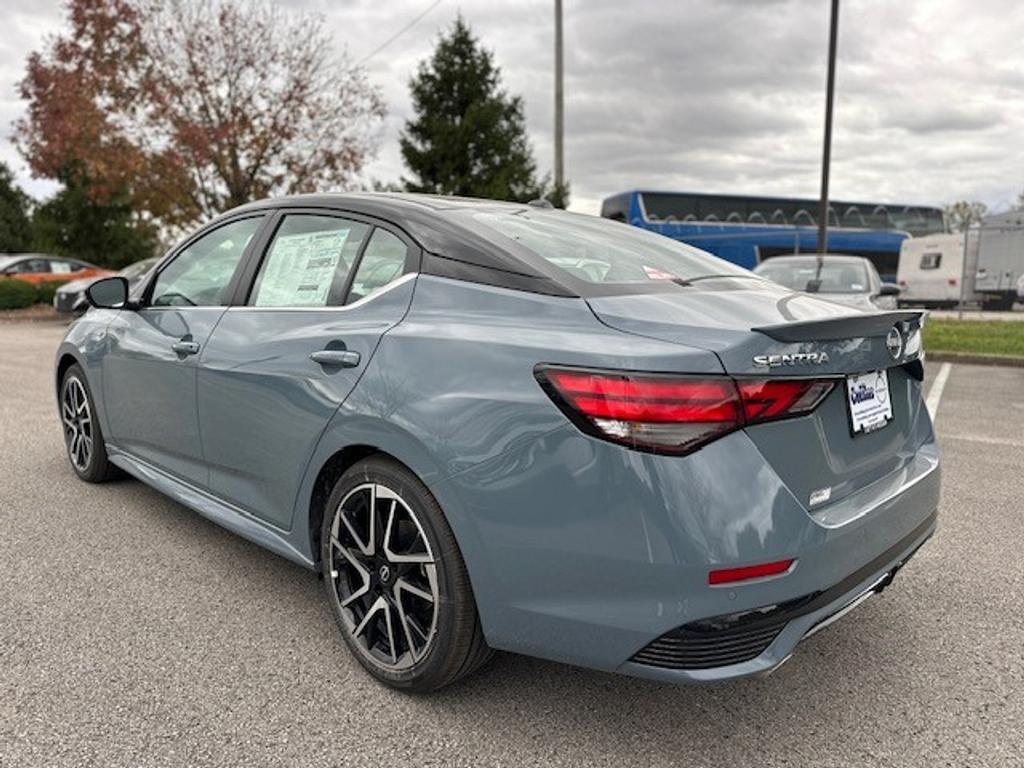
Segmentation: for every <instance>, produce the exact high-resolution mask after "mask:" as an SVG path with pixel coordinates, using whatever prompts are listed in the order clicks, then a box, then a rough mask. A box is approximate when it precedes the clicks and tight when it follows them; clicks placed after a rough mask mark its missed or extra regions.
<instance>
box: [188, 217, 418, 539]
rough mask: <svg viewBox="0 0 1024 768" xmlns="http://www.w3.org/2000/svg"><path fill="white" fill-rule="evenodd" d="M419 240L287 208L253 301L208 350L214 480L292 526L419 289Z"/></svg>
mask: <svg viewBox="0 0 1024 768" xmlns="http://www.w3.org/2000/svg"><path fill="white" fill-rule="evenodd" d="M409 246H410V244H409V243H407V242H406V241H404V240H403V239H401V238H400V237H399V236H397V235H396V234H394V233H393V232H390V231H388V230H387V229H384V228H381V227H375V226H374V225H373V224H372V223H370V222H365V221H355V220H353V219H348V218H342V217H340V215H339V216H332V215H328V214H323V213H316V214H313V213H308V214H307V213H292V214H288V215H286V216H284V217H283V218H282V219H281V223H280V225H279V226H278V229H277V232H276V234H275V235H274V238H273V240H272V241H271V243H270V245H269V247H268V249H267V252H266V254H265V256H264V258H263V261H262V263H261V264H260V267H259V271H258V273H257V275H256V278H255V282H254V283H253V287H252V290H251V292H250V295H249V298H248V301H247V305H246V306H234V307H231V308H230V309H228V310H227V312H225V313H224V317H223V318H221V321H220V323H218V325H217V328H216V330H214V332H213V335H212V336H211V338H210V340H209V342H208V343H207V345H206V350H205V352H204V353H203V357H202V360H201V361H200V369H199V386H198V393H199V394H198V399H199V419H200V423H201V426H202V436H203V452H204V455H205V456H206V460H207V462H208V463H209V465H210V487H211V489H212V490H213V492H214V493H216V494H217V495H218V496H220V497H221V498H224V499H226V500H227V501H229V502H231V503H232V504H234V505H236V506H238V507H240V508H242V509H244V510H246V511H248V512H250V513H252V514H254V515H256V516H257V517H260V518H262V519H264V520H266V521H267V522H270V523H272V524H274V525H275V526H277V527H279V528H284V529H289V528H290V527H291V522H292V510H293V507H294V505H295V500H296V494H297V492H298V487H299V483H300V482H301V480H302V477H303V473H304V472H305V470H306V465H307V464H308V463H309V460H310V457H311V456H312V454H313V451H314V449H315V448H316V444H317V441H318V440H319V438H320V435H321V434H322V433H323V430H324V428H325V427H326V426H327V423H328V422H329V421H330V420H331V417H332V416H333V415H334V413H335V411H337V409H338V407H339V405H340V404H341V402H342V401H343V400H344V399H345V398H346V397H347V396H348V394H349V392H351V391H352V388H353V387H354V386H355V384H356V382H357V381H358V379H359V377H360V376H361V375H362V373H363V371H364V370H365V369H366V366H367V364H368V363H369V361H370V358H371V357H372V355H373V353H374V351H375V350H376V348H377V343H378V341H379V340H380V337H381V336H382V335H383V334H384V333H385V332H386V331H387V330H388V329H389V328H391V327H393V326H394V325H395V324H396V323H398V322H399V321H400V320H401V319H402V317H403V316H404V315H405V313H406V310H407V309H408V307H409V303H410V301H411V300H412V289H413V281H412V279H406V280H402V279H400V278H401V277H402V275H403V274H404V273H406V272H407V271H408V270H409V268H410V263H409V259H410V256H409V254H410V253H412V252H413V251H412V250H411V249H410V247H409Z"/></svg>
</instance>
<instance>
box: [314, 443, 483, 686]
mask: <svg viewBox="0 0 1024 768" xmlns="http://www.w3.org/2000/svg"><path fill="white" fill-rule="evenodd" d="M321 542H322V544H321V558H322V562H323V568H324V586H325V588H326V590H327V599H328V602H329V603H330V605H331V609H332V611H333V613H334V617H335V619H336V620H337V622H338V626H339V628H340V629H341V633H342V636H343V637H344V639H345V643H346V644H347V645H348V647H349V650H350V651H351V652H352V654H353V655H354V656H355V657H356V659H357V660H358V661H359V663H360V664H362V665H363V667H364V668H365V669H366V670H367V671H368V672H369V673H370V674H371V675H373V676H374V677H375V678H377V680H380V681H381V682H383V683H386V684H387V685H390V686H392V687H395V688H400V689H404V690H408V691H415V692H423V691H432V690H437V689H438V688H442V687H444V686H446V685H449V684H451V683H453V682H455V681H456V680H458V679H459V678H461V677H464V676H465V675H467V674H469V673H471V672H473V671H474V670H476V669H477V668H478V667H480V666H481V665H482V664H483V663H484V662H486V661H487V659H488V658H489V657H490V654H491V652H490V649H489V648H488V647H487V645H486V643H485V642H484V638H483V632H482V630H481V628H480V618H479V616H478V614H477V610H476V602H475V600H474V597H473V590H472V588H471V587H470V583H469V575H468V573H467V571H466V565H465V563H464V562H463V560H462V556H461V554H460V552H459V548H458V545H457V544H456V542H455V537H454V535H453V534H452V531H451V528H450V527H449V526H448V522H447V520H446V519H445V517H444V514H443V512H442V511H441V507H440V505H439V504H438V503H437V500H436V499H435V498H434V497H433V496H432V495H431V493H430V491H429V490H428V489H427V487H426V486H425V485H423V483H422V482H421V481H420V480H419V478H417V477H416V476H415V475H414V474H413V473H412V472H410V471H409V470H408V469H407V468H405V467H404V466H402V465H401V464H399V463H398V462H396V461H394V460H393V459H390V458H388V457H384V456H371V457H370V458H368V459H364V460H363V461H360V462H358V463H357V464H355V465H353V466H352V467H351V468H349V470H348V471H346V472H345V473H344V474H343V475H342V476H341V478H340V479H339V480H338V482H337V483H336V484H335V486H334V489H333V491H332V493H331V496H330V498H329V499H328V502H327V507H326V509H325V513H324V522H323V527H322V529H321Z"/></svg>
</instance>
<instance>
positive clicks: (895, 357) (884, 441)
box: [588, 279, 932, 513]
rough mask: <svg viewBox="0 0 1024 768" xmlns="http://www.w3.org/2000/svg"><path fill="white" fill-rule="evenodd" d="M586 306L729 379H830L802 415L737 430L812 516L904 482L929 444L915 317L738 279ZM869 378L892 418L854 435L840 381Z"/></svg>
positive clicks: (607, 320) (608, 322)
mask: <svg viewBox="0 0 1024 768" xmlns="http://www.w3.org/2000/svg"><path fill="white" fill-rule="evenodd" d="M588 303H589V304H590V307H591V309H592V311H593V312H594V314H595V315H596V316H597V317H598V319H600V320H601V321H602V322H603V323H605V324H606V325H608V326H610V327H612V328H615V329H618V330H621V331H624V332H626V333H632V334H637V335H640V336H647V337H651V338H656V339H661V340H663V341H669V342H673V343H678V344H682V345H686V346H688V347H697V348H701V349H706V350H708V351H711V352H713V353H714V354H715V355H717V356H718V359H719V360H720V361H721V363H722V367H723V369H724V370H725V371H726V372H727V373H729V374H730V375H732V376H734V377H736V378H746V377H755V378H766V379H767V378H771V379H774V378H782V377H795V378H829V379H833V380H834V382H835V386H834V389H833V390H832V392H831V393H830V394H829V395H828V397H826V398H825V400H824V401H823V402H822V403H821V404H820V405H819V406H818V408H817V409H816V410H815V411H814V412H813V413H811V414H809V415H807V416H802V417H799V418H793V419H788V420H784V421H776V422H769V423H765V424H757V425H755V426H748V427H747V428H746V432H747V434H748V435H749V436H750V438H751V440H753V442H754V443H755V445H757V447H758V448H759V449H760V451H761V453H762V454H763V455H764V457H765V459H766V460H767V461H768V462H769V463H770V464H771V466H772V468H773V469H774V470H775V471H776V473H777V474H778V475H779V476H780V477H781V478H782V480H783V481H784V482H785V483H786V484H787V486H788V487H789V489H790V490H791V491H792V492H793V494H794V495H795V496H796V497H797V499H798V500H800V501H801V503H802V504H804V505H805V506H806V507H807V508H808V509H810V510H811V511H812V513H813V512H815V510H818V509H821V510H825V509H827V508H828V507H829V506H830V505H833V504H835V503H836V502H838V501H840V500H842V499H843V498H845V497H847V496H850V495H851V494H853V493H857V492H858V491H862V490H865V489H867V488H868V486H871V485H873V484H876V483H880V484H884V483H885V482H886V481H887V478H889V479H891V477H894V476H896V474H897V473H900V472H903V473H906V472H907V471H908V469H909V468H910V467H911V465H913V464H914V462H915V457H916V455H917V453H918V450H919V448H920V447H921V446H922V445H924V444H925V443H930V442H931V440H932V437H931V435H932V432H931V422H930V420H929V419H928V418H927V416H926V412H925V410H924V406H923V401H922V398H921V384H920V380H921V376H922V371H923V369H922V365H921V361H920V328H921V323H922V315H923V313H921V312H862V311H859V310H856V309H853V308H851V307H847V306H841V305H838V304H834V303H832V302H830V301H827V300H824V299H821V298H818V297H815V296H812V295H808V294H800V293H793V292H791V291H789V290H787V289H784V288H781V287H776V286H774V285H772V284H767V283H765V282H764V281H754V280H745V279H727V280H708V281H701V282H696V283H694V284H692V285H690V286H679V290H678V291H672V292H659V293H651V294H641V295H624V296H623V295H620V296H601V297H595V298H590V299H588ZM878 371H885V372H886V377H887V378H888V397H889V398H891V402H892V419H891V420H890V421H888V422H887V423H886V424H885V425H884V426H883V427H881V428H878V429H876V430H874V431H871V432H867V433H864V432H859V433H857V434H854V432H853V428H852V422H851V415H850V405H849V399H850V398H849V393H848V391H847V377H849V376H851V375H860V374H867V373H872V374H874V373H875V372H878ZM679 372H680V373H685V372H686V371H682V370H680V371H679ZM812 498H814V499H815V502H814V503H813V504H812V502H811V500H812Z"/></svg>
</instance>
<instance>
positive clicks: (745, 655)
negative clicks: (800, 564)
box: [618, 512, 937, 683]
mask: <svg viewBox="0 0 1024 768" xmlns="http://www.w3.org/2000/svg"><path fill="white" fill-rule="evenodd" d="M936 525H937V514H936V513H935V512H933V513H932V514H931V515H930V516H929V517H928V518H927V519H926V520H925V521H924V522H923V523H922V524H921V525H920V526H918V528H917V529H915V530H914V531H913V532H911V534H910V535H908V536H907V537H906V538H904V539H903V540H902V541H900V542H898V543H897V544H896V545H895V546H893V547H892V548H890V549H889V550H888V551H886V552H885V553H883V554H882V555H881V556H880V557H877V558H875V559H874V560H872V561H871V562H870V563H868V564H867V565H866V566H864V567H863V568H861V569H860V570H858V571H856V572H855V573H853V574H851V575H850V576H848V577H847V578H846V579H844V580H843V581H841V582H839V583H838V584H834V585H833V586H831V587H829V588H827V589H824V590H822V591H819V592H816V593H811V594H808V595H803V596H801V597H798V598H794V599H791V600H787V601H784V602H782V603H778V604H775V605H768V606H760V607H759V608H757V609H754V610H751V611H743V612H739V613H733V614H727V615H723V616H715V617H711V618H709V619H704V620H701V621H698V622H693V623H692V624H689V625H686V626H684V627H681V628H680V630H678V631H676V632H672V633H667V634H666V635H663V636H662V637H660V638H658V639H657V640H655V641H653V642H652V643H650V644H648V645H647V646H645V647H644V648H642V649H641V650H640V651H638V652H637V653H636V654H634V656H633V657H632V658H631V659H630V660H629V661H627V662H626V663H625V664H623V665H622V666H621V667H620V668H619V670H618V671H619V672H622V673H624V674H628V675H633V676H637V677H646V678H650V679H653V680H661V681H666V682H685V683H702V682H717V681H722V680H729V679H732V678H736V677H747V676H750V675H765V674H770V673H771V672H772V671H774V670H775V669H777V668H778V667H780V666H781V665H782V664H784V663H785V662H786V661H787V660H788V659H789V658H790V656H792V654H793V651H794V650H795V649H796V646H797V645H798V644H799V643H800V642H802V641H803V640H805V639H807V638H808V637H810V636H812V635H814V634H816V633H817V632H818V631H820V630H822V629H824V628H825V627H827V626H829V625H830V624H832V623H833V622H835V621H838V620H839V619H841V618H842V617H843V616H845V615H846V614H847V613H849V612H851V611H852V610H853V609H855V608H857V607H858V606H860V605H861V603H863V602H864V601H865V600H867V599H868V598H869V597H871V596H872V595H875V594H878V593H880V592H882V591H883V590H884V589H885V588H886V587H888V586H889V584H891V583H892V581H893V579H894V578H895V576H896V574H897V572H899V570H900V569H901V568H902V567H903V566H904V565H906V563H907V561H909V560H910V558H911V557H913V556H914V554H916V552H917V550H918V549H920V548H921V546H922V545H923V544H924V543H925V542H926V541H927V540H928V539H929V538H930V537H931V536H932V534H934V533H935V529H936Z"/></svg>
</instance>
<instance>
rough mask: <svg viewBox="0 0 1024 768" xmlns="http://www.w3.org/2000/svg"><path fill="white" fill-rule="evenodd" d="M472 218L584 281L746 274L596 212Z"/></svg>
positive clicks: (496, 236)
mask: <svg viewBox="0 0 1024 768" xmlns="http://www.w3.org/2000/svg"><path fill="white" fill-rule="evenodd" d="M473 218H474V221H475V222H476V224H477V225H478V226H477V227H475V229H476V231H477V232H479V233H480V234H481V235H483V236H484V237H486V238H488V239H490V240H492V241H493V242H495V243H496V244H497V245H500V246H506V247H507V245H508V242H507V241H509V240H511V241H514V242H515V243H517V244H518V245H519V246H521V247H522V248H525V249H526V250H527V251H528V252H529V254H530V256H531V257H532V258H535V259H536V260H537V261H538V263H540V262H543V263H544V264H546V265H549V266H552V267H555V268H556V269H557V270H560V271H561V272H564V273H566V274H568V275H571V276H572V277H574V278H576V279H578V280H583V281H586V282H588V283H641V284H642V283H652V282H664V281H668V280H673V279H681V280H690V279H693V278H698V277H709V276H712V275H715V276H717V275H722V276H726V277H731V276H737V277H743V276H749V275H750V273H749V272H748V271H747V270H745V269H743V268H742V267H738V266H736V265H735V264H731V263H729V262H727V261H723V260H722V259H719V258H717V257H716V256H712V255H711V254H710V253H705V252H704V251H701V250H699V249H697V248H693V247H691V246H689V245H684V244H683V243H680V242H678V241H676V240H673V239H671V238H668V237H664V236H662V235H656V234H654V233H652V232H647V231H645V230H643V229H640V228H638V227H631V226H628V225H626V224H621V223H617V222H613V221H608V220H607V219H601V218H598V217H596V216H584V215H579V214H566V213H553V212H545V211H542V210H540V211H533V210H523V211H515V212H507V213H506V212H493V211H487V212H477V213H474V214H473Z"/></svg>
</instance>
